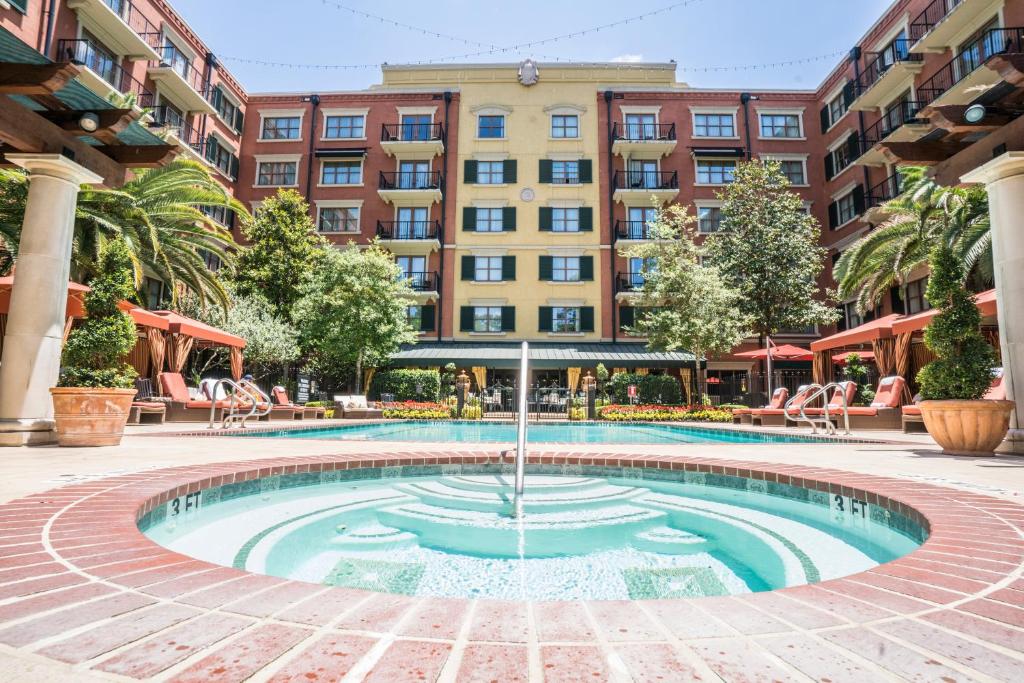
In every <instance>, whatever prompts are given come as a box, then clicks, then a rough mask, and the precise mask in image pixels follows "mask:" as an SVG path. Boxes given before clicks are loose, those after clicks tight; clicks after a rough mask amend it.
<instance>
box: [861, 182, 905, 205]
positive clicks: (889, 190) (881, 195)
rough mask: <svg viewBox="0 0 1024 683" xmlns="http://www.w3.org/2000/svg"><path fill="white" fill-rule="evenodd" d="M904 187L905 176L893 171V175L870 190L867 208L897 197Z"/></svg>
mask: <svg viewBox="0 0 1024 683" xmlns="http://www.w3.org/2000/svg"><path fill="white" fill-rule="evenodd" d="M902 189H903V176H902V175H900V174H899V173H893V174H892V175H891V176H889V177H888V178H886V179H885V180H883V181H882V182H880V183H878V184H877V185H875V186H874V187H872V188H871V189H870V190H868V196H867V208H869V209H870V208H874V207H876V206H881V205H882V204H885V203H886V202H888V201H890V200H893V199H896V197H898V196H899V195H900V192H901V191H902Z"/></svg>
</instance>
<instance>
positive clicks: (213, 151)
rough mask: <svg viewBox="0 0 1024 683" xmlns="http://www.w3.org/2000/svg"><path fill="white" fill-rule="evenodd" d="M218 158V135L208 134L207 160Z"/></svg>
mask: <svg viewBox="0 0 1024 683" xmlns="http://www.w3.org/2000/svg"><path fill="white" fill-rule="evenodd" d="M216 158H217V136H216V135H214V134H213V133H210V134H209V135H208V136H206V160H207V161H211V162H212V161H213V160H214V159H216Z"/></svg>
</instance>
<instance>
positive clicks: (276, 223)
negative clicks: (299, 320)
mask: <svg viewBox="0 0 1024 683" xmlns="http://www.w3.org/2000/svg"><path fill="white" fill-rule="evenodd" d="M242 235H243V236H244V237H245V239H246V241H247V242H248V246H246V247H245V248H244V249H242V251H241V253H240V254H239V255H238V264H237V268H236V272H235V276H234V284H235V289H236V291H237V292H238V293H239V294H242V295H250V294H259V295H260V296H263V297H264V298H266V299H267V301H269V302H270V305H271V307H272V308H273V311H274V313H275V315H277V316H278V317H279V318H282V319H288V318H290V317H291V315H292V307H293V306H294V305H295V304H296V302H298V300H299V298H300V297H301V288H302V285H303V282H304V281H305V280H306V278H307V277H308V276H309V274H310V273H313V272H315V271H316V270H317V269H318V268H319V267H320V265H321V263H322V261H323V259H324V254H325V251H326V247H327V243H326V242H325V241H324V239H323V238H322V237H320V236H319V235H317V233H316V227H315V226H314V225H313V219H312V218H310V215H309V204H307V203H306V200H305V199H303V198H302V195H300V194H299V193H298V192H295V191H294V190H279V191H278V192H277V194H276V195H274V196H273V197H270V198H269V199H267V200H266V201H265V202H264V203H263V204H262V205H261V206H260V208H259V209H258V210H257V211H256V215H255V217H254V218H253V220H252V222H251V223H249V224H248V225H246V226H244V227H243V228H242Z"/></svg>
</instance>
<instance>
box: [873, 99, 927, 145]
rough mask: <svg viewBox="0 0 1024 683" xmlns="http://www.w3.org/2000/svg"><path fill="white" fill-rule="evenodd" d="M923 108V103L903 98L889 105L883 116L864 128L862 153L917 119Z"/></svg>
mask: <svg viewBox="0 0 1024 683" xmlns="http://www.w3.org/2000/svg"><path fill="white" fill-rule="evenodd" d="M923 108H924V105H923V104H922V103H920V102H911V101H908V100H902V101H900V102H897V103H896V104H894V105H893V106H891V107H889V108H888V109H887V110H886V111H885V114H883V115H882V118H880V119H878V121H876V122H875V123H874V124H873V125H871V126H869V127H868V128H867V129H865V130H864V135H862V136H861V149H860V153H861V154H864V153H865V152H867V151H868V150H869V149H871V148H872V147H874V146H875V145H877V144H878V143H879V142H881V141H882V140H884V139H886V138H887V137H889V136H890V135H892V134H893V133H894V132H895V131H896V130H897V129H898V128H900V127H902V126H904V125H905V124H908V123H912V122H913V121H915V120H917V113H918V112H919V111H921V109H923Z"/></svg>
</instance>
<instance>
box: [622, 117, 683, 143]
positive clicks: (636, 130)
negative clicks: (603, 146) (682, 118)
mask: <svg viewBox="0 0 1024 683" xmlns="http://www.w3.org/2000/svg"><path fill="white" fill-rule="evenodd" d="M675 139H676V124H674V123H629V122H627V123H613V124H612V140H627V141H630V142H633V141H655V140H659V141H660V140H675Z"/></svg>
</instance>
